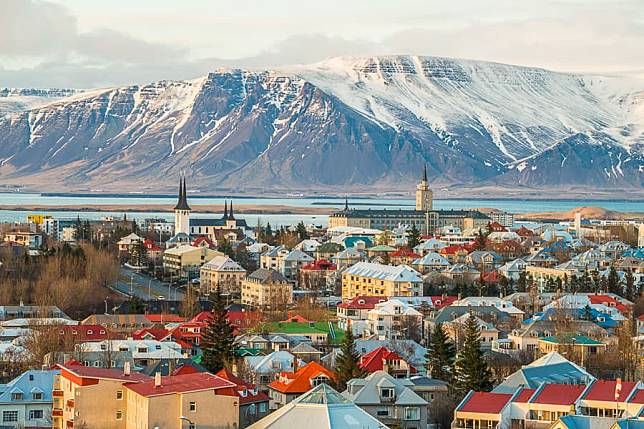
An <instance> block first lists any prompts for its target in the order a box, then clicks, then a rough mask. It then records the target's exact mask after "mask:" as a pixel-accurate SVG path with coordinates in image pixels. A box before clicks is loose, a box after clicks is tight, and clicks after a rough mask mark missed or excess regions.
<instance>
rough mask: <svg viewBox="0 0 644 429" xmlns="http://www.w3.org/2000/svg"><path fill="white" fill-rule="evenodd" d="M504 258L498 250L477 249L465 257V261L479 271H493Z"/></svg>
mask: <svg viewBox="0 0 644 429" xmlns="http://www.w3.org/2000/svg"><path fill="white" fill-rule="evenodd" d="M502 260H503V258H502V257H501V256H499V255H498V254H497V253H496V252H490V251H487V250H475V251H473V252H472V253H470V254H468V255H467V256H466V257H465V263H466V264H468V265H471V266H473V267H476V268H477V269H478V270H479V271H492V270H494V269H496V268H498V267H500V266H501V263H502Z"/></svg>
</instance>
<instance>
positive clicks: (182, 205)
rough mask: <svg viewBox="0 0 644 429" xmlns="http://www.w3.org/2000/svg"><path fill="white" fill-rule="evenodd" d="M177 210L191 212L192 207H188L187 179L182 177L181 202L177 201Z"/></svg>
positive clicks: (180, 187) (180, 186) (180, 184)
mask: <svg viewBox="0 0 644 429" xmlns="http://www.w3.org/2000/svg"><path fill="white" fill-rule="evenodd" d="M174 209H175V210H190V206H189V205H188V198H187V196H186V178H185V176H184V177H180V178H179V200H178V201H177V205H176V206H175V207H174Z"/></svg>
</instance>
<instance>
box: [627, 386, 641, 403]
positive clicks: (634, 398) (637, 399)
mask: <svg viewBox="0 0 644 429" xmlns="http://www.w3.org/2000/svg"><path fill="white" fill-rule="evenodd" d="M628 402H629V404H644V389H637V392H635V394H634V395H633V396H632V397H631V399H629V400H628Z"/></svg>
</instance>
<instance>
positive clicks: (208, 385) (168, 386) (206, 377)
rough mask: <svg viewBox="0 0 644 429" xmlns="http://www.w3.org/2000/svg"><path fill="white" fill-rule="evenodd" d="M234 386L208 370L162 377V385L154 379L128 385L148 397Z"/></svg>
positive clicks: (132, 389)
mask: <svg viewBox="0 0 644 429" xmlns="http://www.w3.org/2000/svg"><path fill="white" fill-rule="evenodd" d="M234 386H235V384H234V383H231V382H230V381H228V380H224V379H223V378H221V377H217V376H216V375H212V374H209V373H207V372H199V373H195V374H183V375H169V376H166V377H161V386H158V387H157V386H155V385H154V380H149V381H146V382H143V383H136V384H127V385H126V387H127V388H128V389H130V390H131V391H133V392H136V393H138V394H139V395H141V396H147V397H150V396H158V395H169V394H173V393H186V392H197V391H200V390H216V389H224V388H229V387H234Z"/></svg>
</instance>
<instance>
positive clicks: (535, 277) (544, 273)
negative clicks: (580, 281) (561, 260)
mask: <svg viewBox="0 0 644 429" xmlns="http://www.w3.org/2000/svg"><path fill="white" fill-rule="evenodd" d="M525 273H526V276H527V277H528V278H531V279H532V281H533V282H534V284H535V285H536V286H537V288H538V289H539V290H540V291H543V290H545V287H546V283H547V282H548V279H551V280H553V281H556V280H557V279H561V282H562V283H563V282H565V281H567V280H570V279H571V278H572V276H576V275H579V272H578V271H577V270H576V269H574V268H570V269H564V268H546V267H535V266H530V265H528V266H526V267H525Z"/></svg>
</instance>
